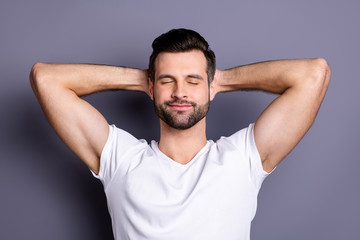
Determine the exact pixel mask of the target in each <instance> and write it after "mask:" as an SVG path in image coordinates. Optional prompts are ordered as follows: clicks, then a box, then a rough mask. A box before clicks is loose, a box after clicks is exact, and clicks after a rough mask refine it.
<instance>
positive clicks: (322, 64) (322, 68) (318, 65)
mask: <svg viewBox="0 0 360 240" xmlns="http://www.w3.org/2000/svg"><path fill="white" fill-rule="evenodd" d="M314 61H315V64H314V65H315V69H316V70H315V71H314V72H315V74H314V78H313V79H314V81H316V82H317V83H318V84H319V85H320V86H321V87H322V88H325V90H326V89H327V87H328V85H329V82H330V77H331V69H330V66H329V64H328V63H327V61H326V60H325V59H324V58H317V59H314Z"/></svg>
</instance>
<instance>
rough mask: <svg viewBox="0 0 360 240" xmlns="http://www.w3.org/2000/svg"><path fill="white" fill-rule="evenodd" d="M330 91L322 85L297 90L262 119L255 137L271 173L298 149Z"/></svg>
mask: <svg viewBox="0 0 360 240" xmlns="http://www.w3.org/2000/svg"><path fill="white" fill-rule="evenodd" d="M325 91H326V87H324V84H322V83H321V82H320V81H319V83H311V84H307V85H301V86H294V87H292V88H289V89H288V90H286V91H285V92H284V93H283V94H282V95H280V96H279V97H278V98H276V99H275V100H274V101H273V102H272V103H271V104H270V105H269V106H268V107H267V108H266V109H265V111H264V112H263V113H262V114H261V115H260V116H259V118H258V119H257V120H256V123H255V127H254V136H255V142H256V145H257V148H258V150H259V153H260V156H261V159H262V163H263V168H264V170H265V171H267V172H270V171H271V170H272V169H273V168H275V167H276V166H277V165H278V164H279V163H280V162H281V161H282V160H283V159H284V158H285V157H286V155H287V154H289V153H290V151H291V150H292V149H293V148H294V147H295V146H296V144H297V143H298V142H299V141H300V140H301V138H302V137H303V136H304V135H305V134H306V132H307V131H308V129H309V128H310V126H311V125H312V123H313V121H314V119H315V116H316V114H317V111H318V109H319V107H320V104H321V101H322V99H323V97H324V95H325Z"/></svg>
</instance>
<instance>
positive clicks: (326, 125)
mask: <svg viewBox="0 0 360 240" xmlns="http://www.w3.org/2000/svg"><path fill="white" fill-rule="evenodd" d="M359 12H360V2H359V1H356V0H353V1H351V0H345V1H340V0H339V1H331V0H330V1H329V0H318V1H314V0H311V1H310V0H302V1H292V0H275V1H268V0H262V1H260V0H253V1H250V0H249V1H243V0H237V1H235V0H233V1H226V0H224V1H209V0H203V1H194V0H182V1H170V0H168V1H165V0H164V1H160V0H154V1H139V0H133V1H130V0H127V1H120V0H102V1H100V0H71V1H70V0H63V1H54V0H2V1H1V3H0V81H1V85H0V110H1V112H0V113H1V118H0V119H1V120H0V121H1V122H0V123H1V124H0V161H1V162H0V170H1V173H0V239H4V240H12V239H52V240H64V239H74V240H75V239H88V240H90V239H112V238H113V237H112V230H111V222H110V217H109V215H108V212H107V206H106V198H105V195H104V192H103V188H102V185H101V183H100V182H99V181H98V180H96V179H95V178H93V176H92V175H91V173H90V171H89V170H88V169H87V168H86V166H85V165H84V164H82V162H81V161H80V160H79V159H78V158H77V157H76V156H75V155H74V154H73V153H72V152H70V151H69V150H68V149H67V148H66V147H65V145H64V144H63V143H62V142H61V141H60V139H59V138H58V137H57V135H56V134H55V133H54V131H53V130H52V128H51V127H50V125H49V124H48V123H47V121H46V119H45V117H44V115H43V113H42V110H41V108H40V106H39V104H38V103H37V101H36V98H35V96H34V95H33V93H32V90H31V87H30V84H29V79H28V76H29V72H30V69H31V67H32V65H33V64H34V63H35V62H73V63H97V64H109V65H119V66H129V67H135V68H141V69H145V68H147V64H148V58H149V55H150V53H151V43H152V41H153V39H154V38H155V37H157V36H158V35H160V34H161V33H163V32H166V31H168V30H170V29H172V28H179V27H185V28H191V29H194V30H196V31H198V32H200V33H201V34H202V35H203V36H204V37H205V38H206V39H207V40H208V42H209V43H210V46H211V47H212V49H213V50H214V51H215V53H216V56H217V67H218V68H220V69H226V68H230V67H233V66H236V65H243V64H248V63H253V62H258V61H265V60H272V59H291V58H314V57H323V58H325V59H326V60H327V61H328V63H329V65H330V67H331V70H332V77H331V82H330V86H329V89H328V92H327V95H326V97H325V99H324V102H323V104H322V106H321V109H320V111H319V113H318V117H317V119H316V121H315V123H314V125H313V126H312V128H311V130H310V131H309V132H308V134H307V135H306V136H305V137H304V138H303V140H302V141H301V143H300V144H299V145H298V146H297V147H296V148H295V150H294V151H293V152H292V153H291V154H290V155H289V156H288V157H287V158H286V159H285V160H284V161H283V162H282V163H281V164H280V165H279V166H278V168H277V169H276V171H275V172H274V173H273V174H271V175H270V176H269V177H268V178H267V179H266V181H265V182H264V184H263V187H262V189H261V191H260V194H259V201H258V211H257V214H256V217H255V219H254V221H253V224H252V230H251V235H252V239H255V240H256V239H259V240H260V239H271V240H273V239H274V240H288V239H291V240H298V239H299V240H300V239H334V240H338V239H358V236H359V235H360V230H359V222H360V217H359V216H360V211H359V202H360V193H359V180H360V178H359V167H360V162H359V160H360V157H359V155H360V150H359V149H360V145H359V135H360V130H359V127H358V124H359V122H360V108H359V105H360V97H359V88H360V81H359V69H360V62H359V54H360V50H359V49H360V48H359V43H360V32H359V29H360V28H359V24H360V14H359ZM274 97H276V96H275V95H271V94H268V93H263V92H232V93H224V94H219V95H217V96H216V98H215V100H214V101H213V102H212V105H211V107H210V112H209V115H208V118H207V119H208V121H207V125H208V132H207V135H208V138H210V139H214V140H216V139H218V138H219V137H220V136H228V135H230V134H232V133H234V132H235V131H237V130H239V129H241V128H243V127H246V126H247V125H248V124H249V123H250V122H253V121H255V120H256V118H257V116H258V115H259V114H260V113H261V112H262V111H263V110H264V108H265V107H266V106H267V105H268V104H269V103H270V102H271V101H272V100H273V99H274ZM85 99H86V100H88V101H89V102H90V103H91V104H93V105H94V106H95V107H96V108H97V109H98V110H99V111H100V112H102V113H103V115H104V116H105V117H106V118H107V120H108V122H109V123H113V124H116V125H117V126H119V127H121V128H123V129H125V130H127V131H129V132H130V133H132V134H133V135H134V136H136V137H138V138H144V139H146V140H148V141H149V140H152V139H155V140H157V139H158V137H159V132H158V131H159V126H158V119H157V117H156V115H155V114H154V111H153V106H152V102H151V101H150V99H149V98H148V97H147V96H146V95H145V94H143V93H139V92H126V91H117V92H104V93H98V94H95V95H92V96H88V97H86V98H85ZM214 221H216V219H214Z"/></svg>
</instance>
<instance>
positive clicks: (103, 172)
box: [90, 125, 143, 188]
mask: <svg viewBox="0 0 360 240" xmlns="http://www.w3.org/2000/svg"><path fill="white" fill-rule="evenodd" d="M142 143H143V140H138V139H137V138H135V137H134V136H132V135H131V134H129V133H128V132H126V131H124V130H122V129H119V128H117V127H116V126H115V125H109V136H108V139H107V141H106V143H105V146H104V148H103V150H102V152H101V157H100V169H99V174H97V175H96V174H95V173H94V172H93V171H91V170H90V171H91V172H92V174H93V176H94V177H96V178H98V179H99V180H100V181H101V182H102V183H103V185H104V188H106V186H107V185H108V183H109V182H110V181H111V179H112V177H113V176H114V174H115V173H116V171H117V169H118V168H119V167H120V166H121V165H122V164H123V162H124V159H125V157H126V155H127V153H128V152H129V151H131V149H132V148H133V147H134V146H137V145H138V144H142Z"/></svg>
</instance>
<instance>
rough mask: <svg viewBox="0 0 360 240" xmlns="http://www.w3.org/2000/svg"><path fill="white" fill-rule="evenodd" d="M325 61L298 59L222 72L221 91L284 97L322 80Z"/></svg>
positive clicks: (257, 64)
mask: <svg viewBox="0 0 360 240" xmlns="http://www.w3.org/2000/svg"><path fill="white" fill-rule="evenodd" d="M326 67H327V64H326V61H325V60H323V59H295V60H278V61H267V62H260V63H254V64H250V65H245V66H239V67H235V68H231V69H228V70H224V71H219V73H217V74H218V78H217V79H218V80H219V82H218V88H219V92H226V91H235V90H245V89H254V90H263V91H267V92H272V93H278V94H282V93H283V92H285V91H286V90H287V89H289V88H291V87H294V86H296V85H302V84H308V83H310V84H312V81H313V80H314V79H321V76H320V75H321V74H323V72H324V71H323V68H326Z"/></svg>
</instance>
